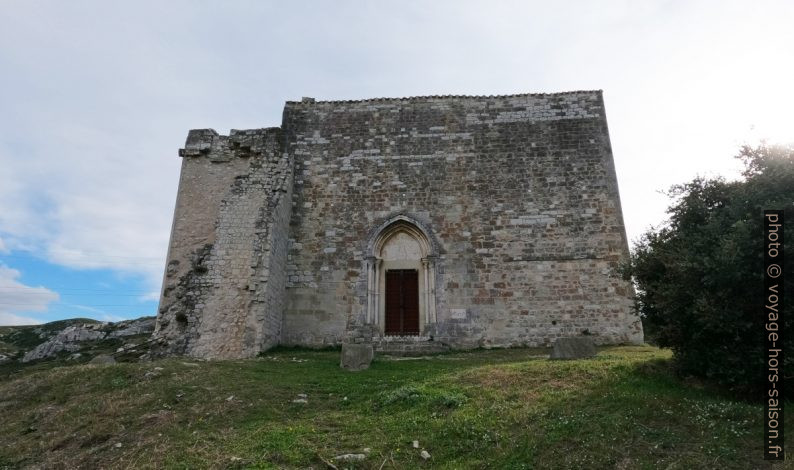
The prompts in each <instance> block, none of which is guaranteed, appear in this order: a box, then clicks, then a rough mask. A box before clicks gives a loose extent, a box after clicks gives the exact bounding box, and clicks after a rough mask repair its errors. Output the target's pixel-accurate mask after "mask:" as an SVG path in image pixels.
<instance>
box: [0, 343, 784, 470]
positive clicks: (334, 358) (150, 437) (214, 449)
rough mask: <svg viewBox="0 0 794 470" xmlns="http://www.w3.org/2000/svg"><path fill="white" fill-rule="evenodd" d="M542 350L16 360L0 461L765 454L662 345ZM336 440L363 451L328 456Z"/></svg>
mask: <svg viewBox="0 0 794 470" xmlns="http://www.w3.org/2000/svg"><path fill="white" fill-rule="evenodd" d="M542 354H543V351H540V352H539V351H533V350H526V349H509V350H490V351H475V352H466V353H451V354H444V355H440V356H435V357H433V358H430V359H418V360H400V361H394V360H386V359H383V358H378V359H376V361H375V362H374V363H373V364H372V367H371V368H370V369H368V370H366V371H362V372H357V373H350V372H345V371H342V370H341V369H339V367H338V361H339V353H338V351H300V350H280V351H276V352H272V353H269V354H268V355H266V356H264V357H261V358H258V359H252V360H245V361H222V362H196V361H191V360H187V359H169V360H163V361H157V362H152V363H122V364H115V365H110V366H92V365H72V366H68V367H64V366H61V367H55V368H51V369H49V370H46V369H41V368H38V369H35V368H34V369H30V370H27V369H23V370H18V369H17V370H15V371H14V372H13V373H10V374H6V378H5V379H3V381H1V382H0V416H2V418H3V425H2V426H0V467H2V466H8V467H12V468H16V467H26V466H37V467H38V466H41V467H46V468H50V467H52V468H78V467H82V468H100V467H101V468H105V467H111V468H185V469H187V468H205V467H211V468H309V467H312V468H325V467H326V462H334V463H335V465H336V466H337V467H339V468H374V469H378V468H381V467H382V468H449V469H453V468H454V469H458V468H499V469H502V468H514V469H521V468H619V469H629V468H631V469H634V468H664V469H676V468H680V469H689V468H724V469H731V468H737V469H746V468H765V464H766V462H764V461H763V460H762V449H761V436H762V422H761V417H762V408H761V405H757V404H748V403H744V402H738V401H733V400H731V399H730V398H728V397H724V396H720V394H719V393H715V391H714V390H709V389H707V388H704V387H702V386H699V385H697V384H690V383H685V382H682V381H681V380H679V379H677V378H675V376H674V375H673V374H672V373H671V371H670V367H669V352H667V351H664V350H660V349H657V348H653V347H647V346H646V347H614V348H606V349H603V350H601V351H600V354H599V357H598V358H597V359H593V360H582V361H564V362H559V361H554V362H552V361H548V360H546V359H545V357H543V356H542ZM0 372H2V371H0ZM0 377H2V374H0ZM299 394H306V395H307V397H308V403H305V404H304V403H294V402H293V400H295V399H296V398H298V395H299ZM786 424H787V425H788V427H789V429H794V422H792V420H791V419H788V420H787V421H786ZM414 440H416V441H419V445H420V448H419V449H415V448H413V447H412V445H411V442H412V441H414ZM789 447H790V448H791V445H789ZM365 448H368V449H369V451H368V452H366V453H365V452H364V449H365ZM422 449H424V450H427V451H428V452H429V453H430V454H431V456H432V457H431V458H430V460H427V461H424V460H423V459H422V458H421V457H420V451H421V450H422ZM345 453H365V458H364V460H362V461H357V462H353V463H341V462H338V461H334V460H333V458H334V456H337V455H340V454H345ZM770 468H771V466H770ZM776 468H781V467H776Z"/></svg>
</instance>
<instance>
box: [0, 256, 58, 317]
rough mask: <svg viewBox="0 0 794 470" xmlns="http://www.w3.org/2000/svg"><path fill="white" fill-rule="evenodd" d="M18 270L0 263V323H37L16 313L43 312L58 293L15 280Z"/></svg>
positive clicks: (55, 299)
mask: <svg viewBox="0 0 794 470" xmlns="http://www.w3.org/2000/svg"><path fill="white" fill-rule="evenodd" d="M19 276H20V272H19V271H17V270H16V269H12V268H9V267H8V266H5V265H2V264H0V325H22V324H37V323H41V321H39V320H36V319H35V318H31V317H26V316H21V315H18V313H25V312H44V311H46V310H47V306H48V305H49V304H50V303H51V302H55V301H57V300H58V299H59V296H58V293H57V292H53V291H51V290H49V289H47V288H45V287H31V286H26V285H25V284H22V283H21V282H19V281H17V278H18V277H19Z"/></svg>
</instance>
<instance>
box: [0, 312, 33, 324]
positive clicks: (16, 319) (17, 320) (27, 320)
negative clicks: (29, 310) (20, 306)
mask: <svg viewBox="0 0 794 470" xmlns="http://www.w3.org/2000/svg"><path fill="white" fill-rule="evenodd" d="M41 323H42V322H41V320H37V319H35V318H31V317H23V316H20V315H14V314H13V313H7V312H2V311H0V326H19V325H39V324H41Z"/></svg>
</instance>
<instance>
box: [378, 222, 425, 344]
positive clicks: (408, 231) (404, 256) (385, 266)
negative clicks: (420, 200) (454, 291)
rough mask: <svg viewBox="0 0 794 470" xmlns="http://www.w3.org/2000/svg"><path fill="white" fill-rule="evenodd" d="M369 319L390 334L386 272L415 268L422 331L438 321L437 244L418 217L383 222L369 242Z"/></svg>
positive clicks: (382, 330) (383, 331) (383, 332)
mask: <svg viewBox="0 0 794 470" xmlns="http://www.w3.org/2000/svg"><path fill="white" fill-rule="evenodd" d="M367 245H368V246H367V255H368V256H367V322H368V323H370V324H373V325H375V326H378V327H379V329H380V331H381V334H386V326H385V323H386V305H385V302H386V275H387V271H390V270H415V271H416V272H417V279H418V286H417V289H418V292H419V299H418V301H419V324H420V334H421V333H422V332H423V331H424V329H425V326H426V325H428V324H431V323H435V322H436V300H435V298H436V295H435V277H436V253H437V249H436V244H435V243H434V240H433V238H432V236H431V235H430V232H429V231H428V230H427V229H426V228H425V227H424V226H423V225H422V224H421V223H420V222H418V221H417V220H415V219H413V218H411V217H409V216H407V215H404V214H399V215H396V216H393V217H391V218H389V219H387V220H386V221H384V222H383V223H382V224H380V225H379V226H378V227H376V229H375V230H374V231H373V233H372V234H371V236H370V238H369V241H368V244H367Z"/></svg>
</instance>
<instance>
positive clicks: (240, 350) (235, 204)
mask: <svg viewBox="0 0 794 470" xmlns="http://www.w3.org/2000/svg"><path fill="white" fill-rule="evenodd" d="M180 155H181V156H182V157H183V162H182V173H181V177H180V184H179V192H178V196H177V204H176V208H175V215H174V225H173V227H172V234H171V243H170V247H169V253H168V265H167V269H166V273H165V277H164V282H163V292H162V297H161V301H160V309H159V314H158V320H157V325H156V327H155V334H154V335H155V338H158V339H160V340H161V341H160V343H161V348H162V350H161V352H162V353H163V354H187V355H191V356H196V357H205V358H233V357H250V356H253V355H255V354H257V353H258V352H260V351H262V350H265V349H267V348H269V347H271V346H274V345H275V344H278V342H279V339H280V337H281V325H282V321H283V319H282V313H283V310H284V305H285V281H286V275H285V272H286V270H285V263H286V254H287V240H288V237H287V230H288V221H289V217H290V209H291V199H292V171H293V168H292V160H291V159H290V158H289V156H288V155H287V154H286V153H285V152H284V151H283V136H282V132H281V130H280V129H278V128H270V129H256V130H247V131H234V130H233V131H232V132H231V133H230V135H229V136H221V135H218V134H217V133H216V132H215V131H213V130H208V129H205V130H194V131H191V132H190V134H189V135H188V139H187V142H186V144H185V148H184V149H183V150H181V151H180Z"/></svg>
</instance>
